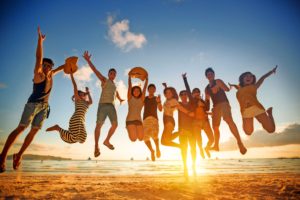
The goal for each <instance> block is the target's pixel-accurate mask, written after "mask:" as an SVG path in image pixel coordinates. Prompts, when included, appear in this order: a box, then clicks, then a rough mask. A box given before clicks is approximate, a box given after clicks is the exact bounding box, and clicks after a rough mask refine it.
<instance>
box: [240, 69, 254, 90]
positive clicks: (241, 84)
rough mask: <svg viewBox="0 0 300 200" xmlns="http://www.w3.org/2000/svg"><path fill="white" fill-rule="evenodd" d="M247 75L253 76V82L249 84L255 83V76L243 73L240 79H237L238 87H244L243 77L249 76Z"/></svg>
mask: <svg viewBox="0 0 300 200" xmlns="http://www.w3.org/2000/svg"><path fill="white" fill-rule="evenodd" d="M249 74H250V75H252V76H253V81H252V83H251V84H254V83H256V76H255V75H254V74H252V73H251V72H244V73H242V74H241V75H240V77H239V85H240V86H241V87H244V86H245V83H244V77H245V76H247V75H249Z"/></svg>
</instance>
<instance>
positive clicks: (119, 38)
mask: <svg viewBox="0 0 300 200" xmlns="http://www.w3.org/2000/svg"><path fill="white" fill-rule="evenodd" d="M129 23H130V22H129V20H128V19H123V20H122V21H117V22H114V16H112V15H109V16H108V17H107V24H108V36H109V38H110V39H111V41H112V42H113V43H114V44H115V45H116V46H117V47H118V48H120V49H122V50H123V51H124V52H129V51H130V50H132V49H139V48H142V47H143V45H144V44H146V43H147V39H146V37H145V36H144V34H142V33H133V32H131V31H130V27H129Z"/></svg>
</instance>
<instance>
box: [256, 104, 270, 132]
mask: <svg viewBox="0 0 300 200" xmlns="http://www.w3.org/2000/svg"><path fill="white" fill-rule="evenodd" d="M272 109H273V108H272V107H271V108H269V109H268V110H267V113H263V114H260V115H258V116H256V117H255V118H256V119H257V120H258V121H259V122H260V123H261V125H262V126H263V128H264V129H265V130H266V131H268V133H274V132H275V122H274V118H273V112H272V111H273V110H272Z"/></svg>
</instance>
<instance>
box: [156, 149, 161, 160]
mask: <svg viewBox="0 0 300 200" xmlns="http://www.w3.org/2000/svg"><path fill="white" fill-rule="evenodd" d="M160 156H161V153H160V150H159V149H156V157H157V158H160Z"/></svg>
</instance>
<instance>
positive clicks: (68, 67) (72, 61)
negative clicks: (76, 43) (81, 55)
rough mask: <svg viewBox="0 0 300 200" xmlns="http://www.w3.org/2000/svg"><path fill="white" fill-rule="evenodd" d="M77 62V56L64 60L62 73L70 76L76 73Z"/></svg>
mask: <svg viewBox="0 0 300 200" xmlns="http://www.w3.org/2000/svg"><path fill="white" fill-rule="evenodd" d="M77 61H78V57H77V56H71V57H69V58H67V59H66V60H65V65H64V72H65V73H66V74H71V73H74V72H76V71H77V69H78V66H77Z"/></svg>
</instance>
